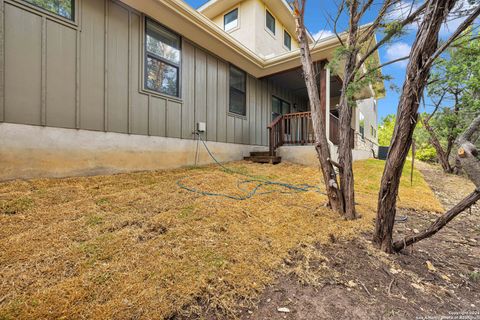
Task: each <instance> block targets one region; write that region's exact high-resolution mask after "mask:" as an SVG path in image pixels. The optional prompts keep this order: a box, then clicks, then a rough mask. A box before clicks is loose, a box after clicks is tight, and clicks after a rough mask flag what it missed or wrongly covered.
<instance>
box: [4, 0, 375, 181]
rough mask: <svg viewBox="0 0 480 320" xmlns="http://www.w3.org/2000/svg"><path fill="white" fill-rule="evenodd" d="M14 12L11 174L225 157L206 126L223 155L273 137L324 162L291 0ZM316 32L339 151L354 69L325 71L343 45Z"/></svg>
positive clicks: (293, 153) (9, 4)
mask: <svg viewBox="0 0 480 320" xmlns="http://www.w3.org/2000/svg"><path fill="white" fill-rule="evenodd" d="M0 9H1V11H0V93H1V97H0V180H5V179H13V178H29V177H41V176H54V177H61V176H69V175H83V174H103V173H114V172H124V171H133V170H151V169H161V168H173V167H179V166H188V165H193V164H195V163H196V161H198V163H200V164H205V163H211V162H212V159H211V158H210V157H209V156H208V155H207V154H206V153H205V152H201V153H200V155H199V158H198V159H196V158H197V157H196V156H195V151H196V135H195V131H196V130H197V129H201V133H200V134H201V136H202V138H203V139H204V140H206V141H207V143H208V145H209V147H210V148H211V150H212V152H213V153H214V154H215V156H216V157H218V159H219V160H221V161H231V160H239V159H242V157H244V156H246V155H248V154H249V153H250V152H251V151H266V150H269V146H271V148H273V149H275V151H276V152H278V153H279V154H280V155H282V157H283V158H284V159H287V160H292V161H299V162H305V161H306V160H305V159H307V158H308V157H312V155H313V157H314V152H313V147H312V146H311V145H309V144H310V143H311V142H312V141H311V140H312V135H311V124H310V121H309V113H308V110H309V103H308V96H307V93H306V88H305V83H304V81H303V78H302V72H301V65H300V59H299V50H298V43H297V42H296V41H295V36H294V34H295V23H294V19H293V16H292V14H291V9H290V7H289V6H288V4H287V3H286V2H285V1H283V0H264V1H260V0H245V1H235V0H228V1H227V0H212V1H209V2H207V3H206V4H205V5H203V6H202V7H201V8H200V9H199V11H196V10H194V9H192V8H191V7H189V6H188V5H187V4H185V3H184V2H183V1H182V0H122V1H116V0H61V1H58V0H55V1H54V0H0ZM309 41H310V42H311V47H312V48H311V49H312V57H313V59H314V61H316V62H317V64H316V67H317V68H318V70H319V75H320V77H319V86H320V88H321V95H322V101H323V108H324V110H325V113H326V114H330V116H329V117H327V123H326V130H328V132H329V137H330V140H331V142H332V143H331V145H332V150H333V152H334V153H335V144H336V143H338V141H337V140H338V131H335V130H338V128H337V127H336V121H337V120H336V118H335V112H336V110H335V109H336V103H338V96H339V94H340V92H339V90H340V87H341V77H339V76H331V75H330V71H329V70H328V69H325V68H324V67H323V66H324V65H325V63H326V62H327V61H328V60H329V59H331V58H332V57H333V55H334V50H335V48H336V47H338V40H337V39H336V37H330V38H326V39H322V40H321V41H318V42H314V40H313V39H312V38H311V37H309ZM374 88H378V89H377V90H374ZM375 91H377V92H375ZM382 94H383V89H382V84H376V85H375V86H373V85H370V86H369V87H368V88H365V90H363V92H362V94H361V95H360V96H359V101H358V108H357V110H356V112H355V115H356V116H355V119H354V121H353V122H352V128H353V129H352V132H353V134H352V139H354V140H355V150H354V155H355V157H357V158H358V157H368V156H371V154H372V149H373V150H376V148H377V137H376V130H377V108H376V99H377V98H380V97H381V96H382ZM292 113H293V115H292ZM280 115H281V116H282V118H279V117H278V116H280ZM275 119H277V121H276V125H273V129H271V132H272V134H270V133H269V129H268V126H269V125H271V124H272V121H274V120H275ZM278 119H280V121H279V120H278ZM273 133H275V134H273ZM297 145H303V147H302V146H297ZM295 148H296V149H295ZM360 149H363V151H362V150H360ZM306 154H308V156H307V155H306ZM299 158H301V159H300V160H299ZM307 162H308V161H307Z"/></svg>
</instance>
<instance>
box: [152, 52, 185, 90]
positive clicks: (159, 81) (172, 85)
mask: <svg viewBox="0 0 480 320" xmlns="http://www.w3.org/2000/svg"><path fill="white" fill-rule="evenodd" d="M146 86H147V88H148V89H151V90H155V91H157V92H160V93H165V94H168V95H171V96H178V68H176V67H173V66H170V65H168V64H166V63H164V62H163V61H160V60H157V59H155V58H151V57H147V76H146Z"/></svg>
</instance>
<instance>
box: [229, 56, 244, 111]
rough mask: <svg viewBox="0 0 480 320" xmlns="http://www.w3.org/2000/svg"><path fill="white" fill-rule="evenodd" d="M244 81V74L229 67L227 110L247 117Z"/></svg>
mask: <svg viewBox="0 0 480 320" xmlns="http://www.w3.org/2000/svg"><path fill="white" fill-rule="evenodd" d="M246 81H247V75H246V73H245V72H244V71H242V70H240V69H238V68H236V67H234V66H232V65H230V105H229V109H228V110H229V111H230V112H231V113H235V114H238V115H242V116H246V115H247V99H246Z"/></svg>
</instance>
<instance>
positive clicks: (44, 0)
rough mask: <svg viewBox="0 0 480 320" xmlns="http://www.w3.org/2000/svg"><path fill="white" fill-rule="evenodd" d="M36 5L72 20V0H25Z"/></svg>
mask: <svg viewBox="0 0 480 320" xmlns="http://www.w3.org/2000/svg"><path fill="white" fill-rule="evenodd" d="M26 1H27V2H30V3H31V4H33V5H36V6H37V7H40V8H43V9H45V10H48V11H50V12H53V13H55V14H58V15H59V16H62V17H64V18H67V19H70V20H73V1H74V0H26Z"/></svg>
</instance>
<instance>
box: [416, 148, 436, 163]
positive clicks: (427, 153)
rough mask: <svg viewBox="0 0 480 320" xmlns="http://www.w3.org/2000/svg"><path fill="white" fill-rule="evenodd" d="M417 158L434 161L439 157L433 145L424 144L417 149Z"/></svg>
mask: <svg viewBox="0 0 480 320" xmlns="http://www.w3.org/2000/svg"><path fill="white" fill-rule="evenodd" d="M415 158H416V159H418V160H421V161H425V162H434V161H435V160H436V158H437V152H436V151H435V148H434V147H432V146H431V145H429V144H428V145H423V146H421V147H420V148H418V149H417V151H416V153H415Z"/></svg>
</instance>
